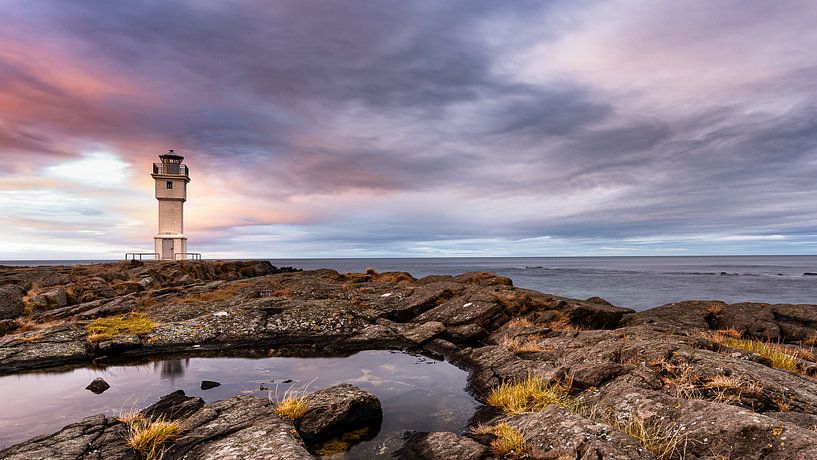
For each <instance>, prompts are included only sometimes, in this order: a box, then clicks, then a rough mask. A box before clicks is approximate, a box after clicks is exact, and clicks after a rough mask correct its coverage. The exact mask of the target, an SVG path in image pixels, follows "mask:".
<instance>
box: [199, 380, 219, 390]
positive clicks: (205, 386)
mask: <svg viewBox="0 0 817 460" xmlns="http://www.w3.org/2000/svg"><path fill="white" fill-rule="evenodd" d="M219 386H221V384H220V383H218V382H214V381H212V380H202V381H201V389H202V390H209V389H211V388H215V387H219Z"/></svg>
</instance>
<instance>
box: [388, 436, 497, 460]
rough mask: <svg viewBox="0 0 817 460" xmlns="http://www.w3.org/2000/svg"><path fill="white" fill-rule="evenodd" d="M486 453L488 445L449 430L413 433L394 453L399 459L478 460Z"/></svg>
mask: <svg viewBox="0 0 817 460" xmlns="http://www.w3.org/2000/svg"><path fill="white" fill-rule="evenodd" d="M487 453H488V447H487V446H484V445H482V444H480V443H478V442H476V441H474V440H473V439H471V438H466V437H465V436H458V435H456V434H454V433H450V432H436V433H413V434H411V435H409V437H408V438H406V440H405V442H404V443H403V445H402V446H401V447H400V449H398V450H397V451H396V452H395V453H394V454H395V456H396V457H397V458H399V459H404V460H413V459H418V458H422V459H428V460H448V459H454V458H456V459H462V460H479V459H481V458H483V457H484V456H485V455H486V454H487Z"/></svg>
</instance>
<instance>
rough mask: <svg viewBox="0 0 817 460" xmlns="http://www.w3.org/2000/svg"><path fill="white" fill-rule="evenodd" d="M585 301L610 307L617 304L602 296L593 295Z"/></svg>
mask: <svg viewBox="0 0 817 460" xmlns="http://www.w3.org/2000/svg"><path fill="white" fill-rule="evenodd" d="M584 301H585V302H590V303H594V304H596V305H607V306H608V307H615V305H613V304H611V303H610V302H608V301H607V299H603V298H601V297H597V296H593V297H588V298H586V299H584Z"/></svg>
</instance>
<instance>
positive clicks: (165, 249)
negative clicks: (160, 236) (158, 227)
mask: <svg viewBox="0 0 817 460" xmlns="http://www.w3.org/2000/svg"><path fill="white" fill-rule="evenodd" d="M162 259H164V260H173V240H170V239H167V240H162Z"/></svg>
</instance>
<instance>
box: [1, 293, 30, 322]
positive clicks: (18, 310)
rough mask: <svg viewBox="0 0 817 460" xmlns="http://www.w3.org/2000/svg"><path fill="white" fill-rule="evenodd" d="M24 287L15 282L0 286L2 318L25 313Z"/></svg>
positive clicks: (14, 316) (10, 317)
mask: <svg viewBox="0 0 817 460" xmlns="http://www.w3.org/2000/svg"><path fill="white" fill-rule="evenodd" d="M24 294H25V291H24V290H23V288H21V287H19V286H17V285H15V284H7V285H5V286H0V319H14V318H16V317H18V316H20V315H22V314H23V295H24Z"/></svg>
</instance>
